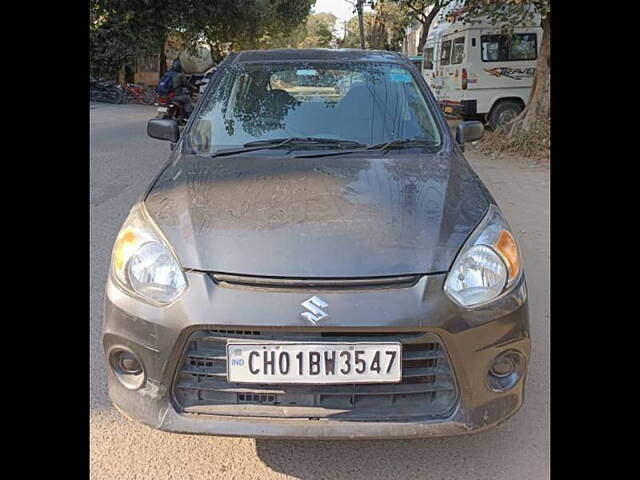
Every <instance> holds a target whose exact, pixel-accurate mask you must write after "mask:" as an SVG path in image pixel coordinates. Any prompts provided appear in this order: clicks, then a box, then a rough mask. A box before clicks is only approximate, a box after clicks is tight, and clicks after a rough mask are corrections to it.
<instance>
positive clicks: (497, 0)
mask: <svg viewBox="0 0 640 480" xmlns="http://www.w3.org/2000/svg"><path fill="white" fill-rule="evenodd" d="M535 13H537V14H539V15H540V17H541V18H542V19H544V18H546V17H547V16H548V15H549V14H550V13H551V2H550V0H465V2H464V7H463V8H462V10H461V14H460V16H459V20H461V21H462V22H463V23H474V22H476V21H478V19H480V18H481V17H485V18H487V19H488V21H489V23H491V24H492V25H495V26H497V27H500V28H501V29H502V30H503V31H504V32H505V33H509V32H511V31H513V29H514V27H515V26H517V25H520V24H522V23H524V22H530V21H531V20H533V16H534V14H535Z"/></svg>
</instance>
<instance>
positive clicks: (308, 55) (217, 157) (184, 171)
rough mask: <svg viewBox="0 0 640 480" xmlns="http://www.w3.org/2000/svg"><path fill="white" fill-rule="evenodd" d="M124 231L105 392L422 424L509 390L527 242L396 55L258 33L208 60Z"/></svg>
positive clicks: (216, 410) (469, 423) (112, 293)
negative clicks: (210, 66) (275, 45)
mask: <svg viewBox="0 0 640 480" xmlns="http://www.w3.org/2000/svg"><path fill="white" fill-rule="evenodd" d="M211 82H212V83H211V84H210V85H209V87H208V88H207V91H206V93H205V95H204V97H203V98H202V99H201V101H200V102H199V104H198V106H197V108H196V110H195V111H194V113H193V114H192V116H191V119H190V121H189V123H188V124H187V126H186V127H185V129H184V131H182V132H180V129H179V127H178V126H177V125H176V123H175V122H174V121H172V120H158V119H154V120H151V121H150V122H149V125H148V133H149V135H151V136H152V137H155V138H160V139H165V140H170V141H171V146H172V152H171V154H170V157H169V159H168V162H167V163H166V165H165V166H164V167H163V169H162V170H161V171H160V172H159V174H158V176H157V177H156V178H155V179H154V180H153V182H152V183H151V185H150V186H149V188H148V190H147V191H146V192H145V193H144V195H142V197H141V198H140V199H139V201H138V202H137V203H136V204H135V205H134V206H133V208H132V210H131V212H130V214H129V216H128V218H127V219H126V220H125V222H124V224H123V226H122V228H121V230H120V232H119V233H118V235H117V238H116V240H115V245H114V249H113V254H112V261H111V268H110V273H109V277H108V279H107V285H106V291H105V310H104V322H103V344H104V350H105V355H106V358H107V370H108V382H109V394H110V396H111V399H112V401H113V403H114V405H115V406H116V407H117V408H118V409H119V410H120V411H121V412H122V413H123V414H125V415H126V416H128V417H131V418H134V419H136V420H139V421H141V422H143V423H145V424H147V425H150V426H152V427H154V428H158V429H162V430H167V431H173V432H184V433H202V434H213V435H231V436H250V437H290V438H336V439H338V438H389V437H425V436H441V435H455V434H462V433H469V432H474V431H481V430H484V429H487V428H489V427H492V426H495V425H497V424H499V423H500V422H502V421H504V420H505V419H507V418H509V417H510V416H512V415H513V414H514V413H515V412H516V411H517V410H518V409H519V408H520V406H521V405H522V402H523V395H524V380H525V376H526V371H527V362H528V359H529V354H530V340H529V319H528V304H527V290H526V284H525V278H524V273H523V268H522V259H521V254H520V251H519V249H518V246H517V243H516V241H515V239H514V237H513V235H512V233H511V231H510V228H509V226H508V224H507V221H506V220H505V218H504V216H503V215H502V213H501V211H500V208H499V207H498V205H497V204H496V202H495V200H494V199H493V197H492V196H491V194H490V193H489V192H488V191H487V189H486V188H485V187H484V185H483V184H482V182H481V181H480V179H479V178H478V177H477V175H476V174H475V173H474V172H473V170H472V169H471V167H470V166H469V164H468V163H467V161H466V160H465V158H464V156H463V150H464V143H465V142H468V141H473V140H477V139H479V138H480V137H481V136H482V132H483V129H482V125H481V124H480V123H479V122H464V123H462V124H460V125H459V126H458V130H457V132H456V135H455V138H454V136H452V134H451V133H450V131H449V129H448V128H447V125H446V122H445V120H444V118H443V116H442V114H441V112H440V110H439V108H438V106H437V104H436V102H435V100H434V98H433V95H432V94H431V92H430V91H429V89H428V87H427V85H426V84H425V82H424V80H423V78H422V77H421V75H420V73H419V72H418V71H417V70H416V69H415V68H414V67H413V66H412V65H411V63H410V61H409V60H408V59H406V57H403V56H401V55H399V54H396V53H392V52H383V51H362V50H322V49H309V50H289V49H284V50H265V51H245V52H239V53H236V54H231V55H230V56H229V57H227V58H226V59H225V60H224V61H223V62H222V63H221V64H220V65H219V67H218V68H217V69H216V72H215V74H214V75H213V77H212V79H211Z"/></svg>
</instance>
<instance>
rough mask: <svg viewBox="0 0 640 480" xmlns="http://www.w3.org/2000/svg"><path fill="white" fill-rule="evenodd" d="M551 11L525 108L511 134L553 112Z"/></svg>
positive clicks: (510, 131)
mask: <svg viewBox="0 0 640 480" xmlns="http://www.w3.org/2000/svg"><path fill="white" fill-rule="evenodd" d="M550 18H551V13H548V14H547V16H546V17H545V19H544V20H543V21H542V28H543V33H542V43H541V44H540V53H539V55H538V61H537V62H536V73H535V77H534V78H533V85H532V86H531V93H530V95H529V101H528V102H527V106H526V107H525V109H524V110H523V111H522V113H520V115H518V117H517V118H516V119H515V120H513V124H512V127H511V128H510V130H509V136H510V137H513V136H514V135H515V134H517V133H520V132H526V131H529V130H531V129H532V128H533V127H535V126H536V125H539V124H540V123H541V122H543V121H546V120H548V119H549V115H550V114H551V65H550V56H551V21H550Z"/></svg>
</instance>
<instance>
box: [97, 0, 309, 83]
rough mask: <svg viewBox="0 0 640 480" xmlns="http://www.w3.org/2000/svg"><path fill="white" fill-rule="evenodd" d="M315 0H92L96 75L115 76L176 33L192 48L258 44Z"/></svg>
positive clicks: (296, 21) (286, 29) (286, 28)
mask: <svg viewBox="0 0 640 480" xmlns="http://www.w3.org/2000/svg"><path fill="white" fill-rule="evenodd" d="M313 3H314V0H215V1H212V0H91V3H90V34H89V35H90V55H91V70H92V73H93V74H95V75H103V76H113V75H114V74H115V72H117V71H118V70H119V69H120V68H121V67H122V66H123V65H127V64H129V65H130V64H134V63H135V61H136V60H137V59H138V58H140V57H143V56H148V55H151V54H158V53H159V52H160V50H161V49H162V48H163V47H164V44H165V41H166V39H167V38H168V37H169V36H170V35H171V36H177V37H179V38H180V39H181V40H182V41H183V42H184V45H185V46H186V47H187V48H189V49H190V50H191V51H192V52H193V51H195V49H196V47H197V46H198V45H200V44H206V45H209V46H210V47H213V48H214V49H215V50H216V51H212V56H213V57H214V58H217V59H219V58H220V49H221V45H222V44H223V43H226V42H232V44H233V47H234V49H236V50H238V49H243V48H259V47H261V41H262V39H264V38H268V37H269V35H273V36H281V35H286V34H288V33H290V32H291V31H292V30H293V29H294V28H295V27H297V26H298V25H300V24H301V23H303V22H304V21H305V19H306V18H307V16H308V15H309V11H310V9H311V6H312V4H313Z"/></svg>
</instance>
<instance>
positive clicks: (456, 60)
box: [440, 34, 465, 113]
mask: <svg viewBox="0 0 640 480" xmlns="http://www.w3.org/2000/svg"><path fill="white" fill-rule="evenodd" d="M464 58H465V35H464V34H463V35H458V36H456V37H452V38H449V39H447V40H445V41H444V42H443V44H442V82H443V86H442V94H441V96H440V100H441V101H443V109H444V112H445V113H453V111H454V107H453V106H452V105H458V104H459V103H460V101H461V100H462V69H463V67H464Z"/></svg>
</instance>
